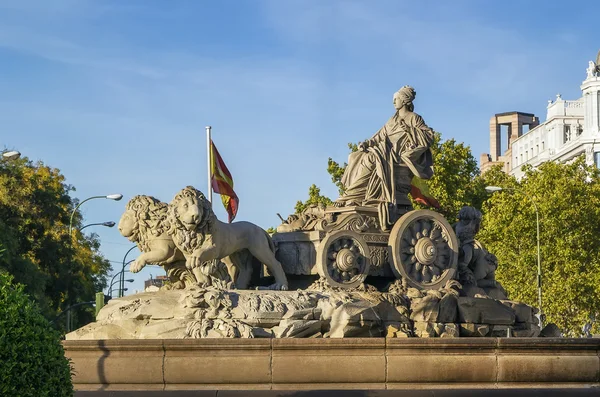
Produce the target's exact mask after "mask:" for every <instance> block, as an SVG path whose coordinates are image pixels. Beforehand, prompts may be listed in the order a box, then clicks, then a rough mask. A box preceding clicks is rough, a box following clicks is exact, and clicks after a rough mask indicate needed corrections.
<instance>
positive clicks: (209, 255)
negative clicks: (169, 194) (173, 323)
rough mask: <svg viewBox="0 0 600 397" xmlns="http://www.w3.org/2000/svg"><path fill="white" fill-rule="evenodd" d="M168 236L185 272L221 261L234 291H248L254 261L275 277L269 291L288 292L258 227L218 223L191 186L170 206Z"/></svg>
mask: <svg viewBox="0 0 600 397" xmlns="http://www.w3.org/2000/svg"><path fill="white" fill-rule="evenodd" d="M168 221H169V224H170V229H169V235H170V236H172V238H173V241H174V242H175V245H176V246H177V248H179V249H180V250H181V251H182V252H183V253H184V255H185V257H186V266H187V268H188V269H195V268H198V267H199V266H201V265H202V264H203V263H205V262H209V261H213V260H215V259H222V260H223V262H225V264H226V265H227V266H228V269H229V271H230V275H231V276H232V279H233V280H234V283H235V286H236V287H237V288H248V284H249V282H250V277H251V275H252V271H253V269H252V262H253V258H256V259H257V260H258V261H259V262H260V263H262V264H264V265H265V266H267V269H268V270H269V273H270V274H271V275H273V276H274V277H275V284H273V285H271V286H270V287H269V288H270V289H278V290H279V289H281V290H287V288H288V283H287V279H286V276H285V273H284V272H283V268H282V267H281V263H279V262H278V261H277V259H275V253H274V251H275V247H274V244H273V241H272V240H271V238H270V237H269V235H268V234H267V232H265V231H264V230H263V229H261V228H260V227H258V226H256V225H254V224H252V223H250V222H234V223H223V222H221V221H219V220H218V219H217V218H216V216H215V214H214V212H213V210H212V208H211V204H210V202H209V201H208V200H207V199H206V198H205V197H204V194H202V192H200V191H198V190H197V189H195V188H194V187H192V186H188V187H186V188H185V189H183V190H181V191H180V192H179V193H177V195H176V196H175V198H174V199H173V201H171V203H170V204H169V209H168Z"/></svg>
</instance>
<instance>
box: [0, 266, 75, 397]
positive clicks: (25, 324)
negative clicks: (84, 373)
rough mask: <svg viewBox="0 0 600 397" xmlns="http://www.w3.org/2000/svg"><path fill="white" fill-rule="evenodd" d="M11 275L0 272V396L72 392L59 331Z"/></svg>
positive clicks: (57, 396)
mask: <svg viewBox="0 0 600 397" xmlns="http://www.w3.org/2000/svg"><path fill="white" fill-rule="evenodd" d="M12 280H13V278H12V276H11V275H9V274H6V273H0V363H2V364H1V365H0V395H2V396H21V397H29V396H31V397H62V396H72V395H73V385H72V383H71V368H70V365H69V362H68V360H67V359H66V358H65V354H64V350H63V348H62V345H61V343H60V334H59V333H58V331H56V330H54V329H53V328H52V326H51V325H50V323H49V322H48V320H46V319H45V318H44V316H42V314H41V313H40V311H39V308H38V307H37V306H36V305H35V303H34V302H33V301H32V300H31V299H29V297H28V296H27V295H26V294H25V293H24V288H23V286H22V285H20V284H17V285H15V284H12Z"/></svg>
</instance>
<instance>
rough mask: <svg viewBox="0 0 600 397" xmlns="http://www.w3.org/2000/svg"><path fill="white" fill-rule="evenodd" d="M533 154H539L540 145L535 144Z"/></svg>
mask: <svg viewBox="0 0 600 397" xmlns="http://www.w3.org/2000/svg"><path fill="white" fill-rule="evenodd" d="M535 154H536V156H537V155H538V154H540V145H535Z"/></svg>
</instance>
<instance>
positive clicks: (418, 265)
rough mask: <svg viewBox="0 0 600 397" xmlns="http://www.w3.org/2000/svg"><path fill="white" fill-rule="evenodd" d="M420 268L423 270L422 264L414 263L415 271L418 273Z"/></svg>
mask: <svg viewBox="0 0 600 397" xmlns="http://www.w3.org/2000/svg"><path fill="white" fill-rule="evenodd" d="M422 268H423V264H422V263H420V262H416V263H415V270H416V271H417V272H420V271H421V269H422Z"/></svg>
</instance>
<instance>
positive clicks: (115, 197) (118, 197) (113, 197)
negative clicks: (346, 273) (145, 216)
mask: <svg viewBox="0 0 600 397" xmlns="http://www.w3.org/2000/svg"><path fill="white" fill-rule="evenodd" d="M122 198H123V195H122V194H109V195H107V196H92V197H88V198H86V199H85V200H83V201H82V202H80V203H79V204H77V207H75V208H74V209H73V212H71V219H70V220H69V236H70V235H71V233H72V232H73V217H74V216H75V212H77V210H78V209H79V207H81V205H82V204H83V203H85V202H86V201H90V200H93V199H108V200H115V201H119V200H121V199H122Z"/></svg>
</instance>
